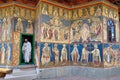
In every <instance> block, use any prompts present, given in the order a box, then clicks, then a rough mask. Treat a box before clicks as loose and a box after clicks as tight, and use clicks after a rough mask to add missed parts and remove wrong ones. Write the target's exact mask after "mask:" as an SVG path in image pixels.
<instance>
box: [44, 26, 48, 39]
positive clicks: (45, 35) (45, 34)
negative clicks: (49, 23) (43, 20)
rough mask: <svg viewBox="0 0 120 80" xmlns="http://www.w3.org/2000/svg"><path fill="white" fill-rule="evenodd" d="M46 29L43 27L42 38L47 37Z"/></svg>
mask: <svg viewBox="0 0 120 80" xmlns="http://www.w3.org/2000/svg"><path fill="white" fill-rule="evenodd" d="M47 31H48V29H47V28H46V27H44V28H43V39H46V38H47V37H48V34H47Z"/></svg>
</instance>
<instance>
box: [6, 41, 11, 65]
mask: <svg viewBox="0 0 120 80" xmlns="http://www.w3.org/2000/svg"><path fill="white" fill-rule="evenodd" d="M10 50H11V49H10V45H9V43H8V44H7V52H6V54H7V64H10V61H11V52H10Z"/></svg>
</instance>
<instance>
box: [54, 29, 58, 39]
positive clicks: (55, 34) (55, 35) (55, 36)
mask: <svg viewBox="0 0 120 80" xmlns="http://www.w3.org/2000/svg"><path fill="white" fill-rule="evenodd" d="M54 38H55V40H58V30H56V29H55V30H54Z"/></svg>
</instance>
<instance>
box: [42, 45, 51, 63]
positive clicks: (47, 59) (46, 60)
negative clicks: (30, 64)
mask: <svg viewBox="0 0 120 80" xmlns="http://www.w3.org/2000/svg"><path fill="white" fill-rule="evenodd" d="M50 55H51V53H50V48H49V46H48V43H45V45H44V48H43V50H42V57H41V61H42V65H47V64H48V63H49V62H50Z"/></svg>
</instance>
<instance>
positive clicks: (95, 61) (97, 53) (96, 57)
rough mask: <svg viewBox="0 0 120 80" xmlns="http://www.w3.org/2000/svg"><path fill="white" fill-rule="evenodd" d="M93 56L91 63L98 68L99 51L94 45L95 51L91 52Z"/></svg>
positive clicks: (99, 61) (99, 60)
mask: <svg viewBox="0 0 120 80" xmlns="http://www.w3.org/2000/svg"><path fill="white" fill-rule="evenodd" d="M91 53H92V54H93V63H94V64H95V65H96V66H99V65H100V63H101V57H100V51H99V49H98V48H97V44H95V49H94V50H93V51H92V52H91Z"/></svg>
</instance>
